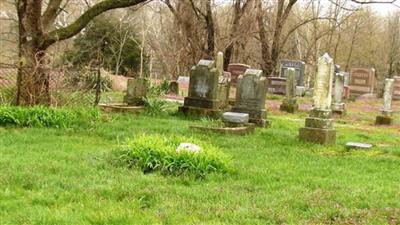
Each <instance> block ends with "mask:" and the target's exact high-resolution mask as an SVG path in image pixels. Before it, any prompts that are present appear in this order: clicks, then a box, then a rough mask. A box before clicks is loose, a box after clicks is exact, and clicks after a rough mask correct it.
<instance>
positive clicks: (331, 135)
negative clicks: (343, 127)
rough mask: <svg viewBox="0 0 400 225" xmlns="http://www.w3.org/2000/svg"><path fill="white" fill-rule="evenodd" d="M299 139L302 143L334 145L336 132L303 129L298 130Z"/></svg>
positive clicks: (332, 130)
mask: <svg viewBox="0 0 400 225" xmlns="http://www.w3.org/2000/svg"><path fill="white" fill-rule="evenodd" d="M299 138H300V140H302V141H307V142H312V143H316V144H322V145H334V144H336V130H335V129H319V128H311V127H303V128H300V130H299Z"/></svg>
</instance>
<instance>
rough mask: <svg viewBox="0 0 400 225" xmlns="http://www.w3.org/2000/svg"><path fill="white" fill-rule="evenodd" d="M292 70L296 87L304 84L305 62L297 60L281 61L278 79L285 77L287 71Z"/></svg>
mask: <svg viewBox="0 0 400 225" xmlns="http://www.w3.org/2000/svg"><path fill="white" fill-rule="evenodd" d="M289 68H294V69H295V70H296V82H297V84H296V85H297V86H303V85H304V84H303V83H304V81H303V79H304V72H305V62H303V61H298V60H287V59H283V60H281V65H280V71H279V77H284V78H286V77H287V73H288V69H289Z"/></svg>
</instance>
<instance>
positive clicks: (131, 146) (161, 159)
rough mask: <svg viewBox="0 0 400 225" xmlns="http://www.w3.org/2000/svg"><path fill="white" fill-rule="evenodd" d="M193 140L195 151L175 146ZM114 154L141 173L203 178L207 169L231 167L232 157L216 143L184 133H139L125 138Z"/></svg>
mask: <svg viewBox="0 0 400 225" xmlns="http://www.w3.org/2000/svg"><path fill="white" fill-rule="evenodd" d="M183 142H185V143H187V142H190V143H194V144H197V145H199V146H200V147H201V151H200V152H198V153H193V152H188V151H180V152H177V151H176V149H177V147H178V146H179V144H180V143H183ZM114 154H115V156H116V158H117V161H118V162H119V163H120V164H122V165H127V166H129V167H130V168H136V169H140V170H141V171H143V172H144V173H148V172H153V171H159V172H161V174H163V175H173V176H189V177H195V178H204V177H205V176H206V175H207V174H209V173H227V172H229V171H231V170H232V169H231V168H232V167H231V160H230V158H228V157H227V156H226V155H225V154H223V153H222V152H221V151H220V150H218V149H217V148H216V147H214V146H212V145H210V144H208V143H204V142H201V141H199V140H195V139H193V138H186V137H165V136H160V135H141V136H138V137H136V138H134V139H133V140H127V141H126V142H125V143H124V144H122V145H121V146H120V147H119V148H118V149H117V150H116V151H114Z"/></svg>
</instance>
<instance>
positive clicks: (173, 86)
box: [168, 80, 179, 95]
mask: <svg viewBox="0 0 400 225" xmlns="http://www.w3.org/2000/svg"><path fill="white" fill-rule="evenodd" d="M168 89H169V94H174V95H179V83H178V81H174V80H173V81H171V82H170V83H169V87H168Z"/></svg>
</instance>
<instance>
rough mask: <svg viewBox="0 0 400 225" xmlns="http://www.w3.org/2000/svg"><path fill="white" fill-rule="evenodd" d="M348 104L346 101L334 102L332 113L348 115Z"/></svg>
mask: <svg viewBox="0 0 400 225" xmlns="http://www.w3.org/2000/svg"><path fill="white" fill-rule="evenodd" d="M345 106H346V104H345V103H333V104H332V113H333V114H334V115H338V116H344V115H346V107H345Z"/></svg>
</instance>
